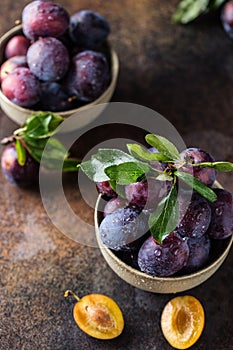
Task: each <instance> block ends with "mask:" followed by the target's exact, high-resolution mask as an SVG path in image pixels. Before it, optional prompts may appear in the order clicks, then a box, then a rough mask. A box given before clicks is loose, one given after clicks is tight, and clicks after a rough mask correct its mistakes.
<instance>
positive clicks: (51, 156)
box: [29, 137, 79, 171]
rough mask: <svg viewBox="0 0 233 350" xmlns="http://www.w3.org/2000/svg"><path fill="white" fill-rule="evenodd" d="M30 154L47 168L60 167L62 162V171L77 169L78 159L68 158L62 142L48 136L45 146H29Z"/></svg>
mask: <svg viewBox="0 0 233 350" xmlns="http://www.w3.org/2000/svg"><path fill="white" fill-rule="evenodd" d="M29 152H30V154H31V156H32V157H33V158H34V159H36V160H37V161H38V162H40V163H41V165H42V166H44V167H46V168H48V169H60V167H61V164H63V165H62V166H63V170H64V171H78V167H77V165H78V163H79V161H78V160H74V159H69V158H67V157H68V152H67V150H66V148H65V147H64V146H63V145H62V143H61V142H60V141H59V140H58V139H56V138H54V137H50V138H49V139H48V140H47V143H46V148H45V150H44V148H36V147H31V148H30V149H29Z"/></svg>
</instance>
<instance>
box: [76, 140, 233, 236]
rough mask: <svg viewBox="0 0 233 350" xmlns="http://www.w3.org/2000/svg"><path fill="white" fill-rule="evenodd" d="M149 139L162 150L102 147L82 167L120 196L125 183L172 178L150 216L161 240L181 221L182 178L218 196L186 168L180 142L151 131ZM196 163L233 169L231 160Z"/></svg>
mask: <svg viewBox="0 0 233 350" xmlns="http://www.w3.org/2000/svg"><path fill="white" fill-rule="evenodd" d="M146 141H147V143H148V144H149V145H150V146H152V147H154V148H156V149H157V151H158V153H151V152H150V151H149V150H148V149H146V148H145V147H143V146H141V145H139V144H127V148H128V151H129V154H127V153H125V152H123V151H122V150H119V149H99V150H98V152H97V153H96V154H94V155H92V157H91V159H90V160H88V161H86V162H82V163H81V164H80V165H79V166H78V167H79V168H81V169H82V171H83V172H84V173H85V174H86V175H87V176H88V177H89V178H90V179H91V180H92V181H94V182H103V181H110V185H111V187H112V188H113V189H114V190H115V191H116V192H117V193H118V195H120V196H124V193H122V186H124V185H127V184H130V183H134V182H137V181H141V180H143V179H146V178H147V177H148V178H149V177H153V178H155V179H157V180H159V181H171V182H172V186H171V188H170V191H169V193H168V194H167V196H166V197H165V198H163V199H162V200H161V202H160V203H159V204H158V206H157V208H155V210H154V212H152V213H151V214H150V217H149V228H150V231H151V234H152V235H153V237H154V238H155V239H156V240H157V241H158V242H162V240H163V239H164V238H165V237H166V236H167V235H169V233H171V232H172V231H173V230H174V229H175V227H176V226H177V223H178V211H179V207H178V200H177V196H178V186H177V184H178V181H182V182H184V183H185V184H186V185H188V186H189V187H190V188H191V189H193V190H195V191H196V192H198V193H199V194H200V195H201V196H203V197H205V198H206V199H207V200H209V201H210V202H214V201H215V200H216V199H217V197H216V194H215V192H214V190H213V189H212V188H210V187H208V186H207V185H205V184H204V183H203V182H202V181H200V180H199V179H197V178H196V177H194V176H192V175H190V174H189V173H187V172H185V171H182V169H183V167H184V166H185V165H186V164H187V160H183V159H181V157H180V153H179V151H178V149H177V148H176V146H175V145H174V144H173V143H171V142H170V141H169V140H167V139H166V138H165V137H162V136H159V135H155V134H148V135H146ZM156 162H163V163H166V164H167V166H166V168H165V170H161V168H160V167H159V168H157V167H156ZM189 165H191V166H193V167H196V166H198V167H203V168H204V167H207V168H213V169H216V170H220V171H226V172H227V171H233V163H230V162H203V163H198V164H194V163H193V164H192V163H189Z"/></svg>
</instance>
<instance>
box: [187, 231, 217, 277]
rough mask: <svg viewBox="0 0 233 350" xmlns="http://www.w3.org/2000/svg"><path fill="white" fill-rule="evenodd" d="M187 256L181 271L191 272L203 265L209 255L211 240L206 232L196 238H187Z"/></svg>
mask: <svg viewBox="0 0 233 350" xmlns="http://www.w3.org/2000/svg"><path fill="white" fill-rule="evenodd" d="M187 243H188V246H189V257H188V261H187V263H186V265H185V267H184V268H183V269H182V270H181V272H182V273H191V272H194V271H197V270H199V269H200V268H201V267H203V266H204V265H205V263H206V262H207V261H208V259H209V256H210V247H211V242H210V238H209V236H208V235H207V234H204V235H203V236H201V237H198V238H189V239H188V241H187Z"/></svg>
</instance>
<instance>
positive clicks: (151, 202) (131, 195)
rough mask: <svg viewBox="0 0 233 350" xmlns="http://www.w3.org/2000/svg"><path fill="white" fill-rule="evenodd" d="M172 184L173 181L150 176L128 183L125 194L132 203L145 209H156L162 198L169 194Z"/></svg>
mask: <svg viewBox="0 0 233 350" xmlns="http://www.w3.org/2000/svg"><path fill="white" fill-rule="evenodd" d="M171 185H172V182H171V181H159V180H156V179H154V178H148V179H147V180H143V181H139V182H135V183H131V184H128V185H126V186H125V195H126V198H127V200H128V201H129V203H130V204H131V205H136V206H138V207H140V208H145V209H155V208H156V207H157V205H158V203H159V202H160V200H161V199H162V198H164V197H165V196H166V195H167V194H168V191H169V189H170V188H171Z"/></svg>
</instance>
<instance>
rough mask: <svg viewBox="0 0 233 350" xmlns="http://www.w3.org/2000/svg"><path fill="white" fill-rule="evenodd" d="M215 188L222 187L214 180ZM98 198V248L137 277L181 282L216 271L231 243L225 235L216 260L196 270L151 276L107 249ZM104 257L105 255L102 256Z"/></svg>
mask: <svg viewBox="0 0 233 350" xmlns="http://www.w3.org/2000/svg"><path fill="white" fill-rule="evenodd" d="M215 185H216V188H222V186H221V185H220V184H219V183H218V182H217V181H216V182H215ZM100 200H101V194H99V195H98V198H97V200H96V205H95V211H94V223H95V230H96V239H97V243H98V245H99V248H100V249H101V250H106V251H107V254H108V255H109V256H110V258H111V259H112V260H114V261H115V262H116V263H117V264H118V265H119V266H120V267H121V268H123V269H124V270H127V271H128V272H129V273H131V274H134V275H137V276H138V277H140V278H141V280H143V279H146V280H148V281H149V280H150V281H157V282H161V281H164V282H165V281H166V282H170V283H171V282H182V281H188V280H191V279H193V278H194V277H195V278H196V277H200V276H202V275H205V274H206V273H208V272H210V270H214V272H215V271H217V269H218V268H219V267H220V265H221V263H223V261H224V260H225V259H226V257H227V255H228V253H229V251H230V249H231V246H232V243H233V235H231V236H230V237H227V238H226V239H227V240H229V242H228V243H227V245H226V247H225V249H224V250H223V252H222V253H221V254H220V255H219V256H218V258H217V259H216V260H214V261H213V262H211V263H210V264H208V265H207V266H205V267H203V268H201V269H200V270H198V271H195V272H192V273H189V274H184V275H181V276H167V277H158V276H152V275H149V274H147V273H145V272H142V271H140V270H137V269H135V268H133V267H132V266H130V265H127V264H126V263H125V262H123V261H122V260H121V259H119V258H118V257H117V256H116V255H115V254H114V253H113V252H112V251H111V249H109V248H108V247H107V246H106V245H105V244H104V243H103V242H102V241H101V239H100V237H99V218H98V215H99V210H98V208H99V204H100ZM104 258H105V257H104Z"/></svg>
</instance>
